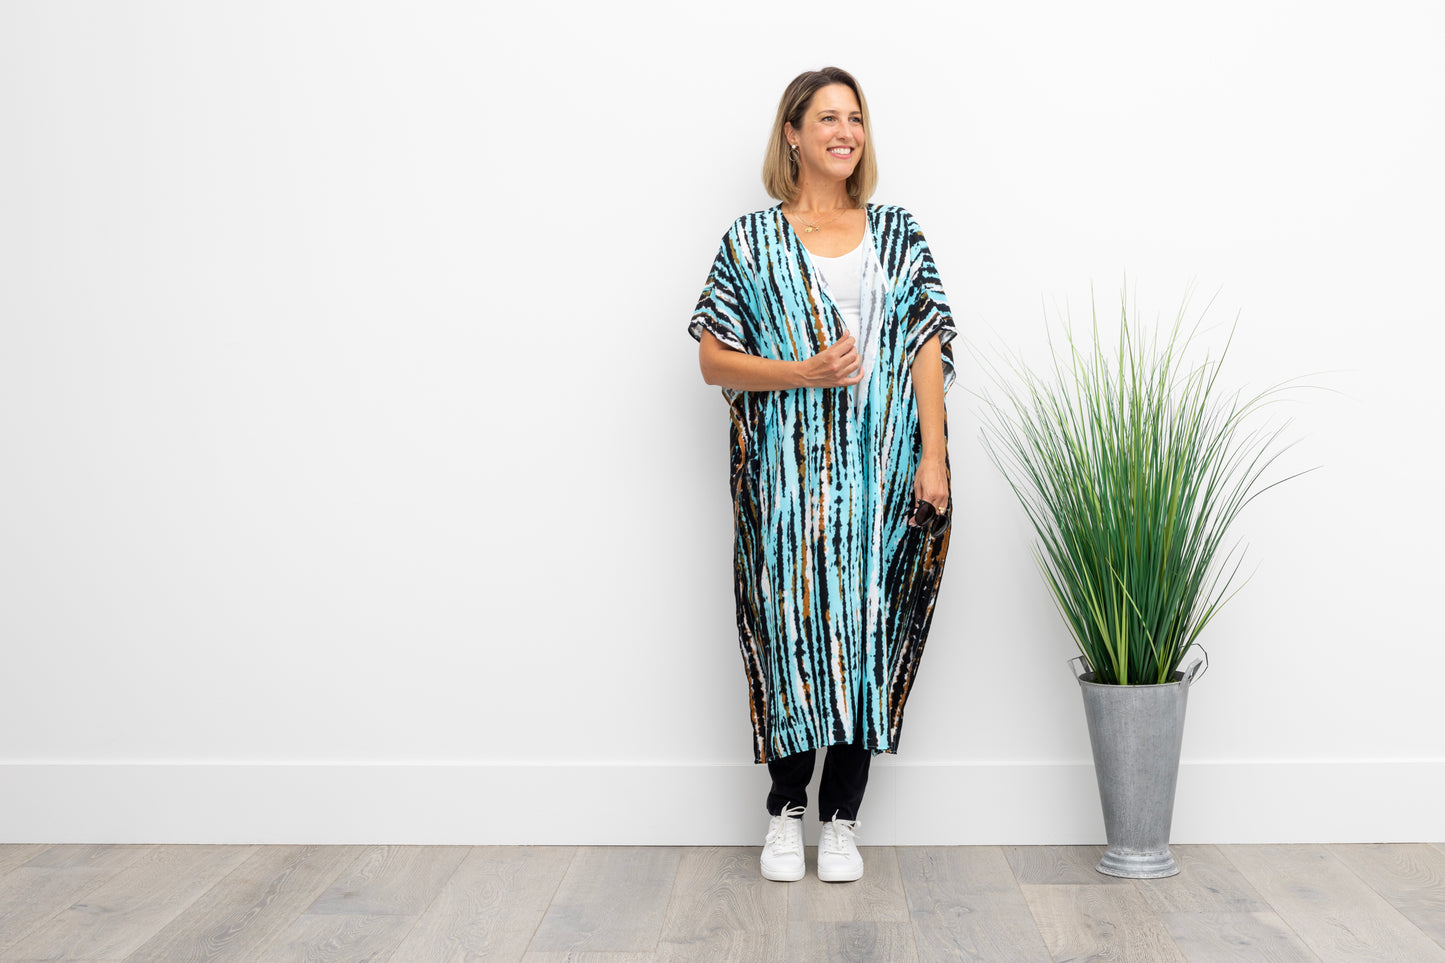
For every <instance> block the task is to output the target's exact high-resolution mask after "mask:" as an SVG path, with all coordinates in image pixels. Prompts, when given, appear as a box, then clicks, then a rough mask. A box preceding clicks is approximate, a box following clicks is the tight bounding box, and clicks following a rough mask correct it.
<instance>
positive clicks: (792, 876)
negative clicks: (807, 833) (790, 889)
mask: <svg viewBox="0 0 1445 963" xmlns="http://www.w3.org/2000/svg"><path fill="white" fill-rule="evenodd" d="M803 812H804V809H803V807H802V806H794V807H792V808H791V809H790V808H788V807H787V806H784V807H783V813H782V815H781V816H774V817H773V818H772V819H770V820H769V821H768V838H767V839H765V840H763V860H762V865H763V878H764V879H775V880H778V881H779V882H784V883H791V882H793V881H794V880H798V879H802V878H803Z"/></svg>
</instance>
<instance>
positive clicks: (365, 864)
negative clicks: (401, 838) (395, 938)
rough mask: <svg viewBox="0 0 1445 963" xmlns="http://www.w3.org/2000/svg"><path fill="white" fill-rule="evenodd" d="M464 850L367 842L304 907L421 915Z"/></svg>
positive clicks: (323, 911)
mask: <svg viewBox="0 0 1445 963" xmlns="http://www.w3.org/2000/svg"><path fill="white" fill-rule="evenodd" d="M468 851H469V847H467V846H368V847H366V848H365V849H363V850H362V851H361V853H360V855H358V856H357V857H356V859H355V860H354V861H353V862H352V864H351V866H350V867H348V868H347V870H346V872H345V873H343V874H342V876H341V877H340V878H339V879H337V880H336V882H334V883H332V884H331V887H330V888H329V889H327V890H326V892H325V893H323V894H321V896H320V897H318V898H317V900H316V902H315V903H313V904H312V905H311V907H310V908H309V909H307V911H306V912H307V914H308V915H312V916H322V915H326V914H330V913H346V914H353V915H370V916H420V915H421V914H422V913H423V912H424V911H425V910H426V908H427V907H428V906H430V905H431V901H432V900H434V899H436V895H437V893H438V892H440V891H441V888H442V886H443V885H444V884H445V883H446V881H447V879H449V878H450V877H451V875H452V873H454V872H456V870H457V867H458V866H459V865H461V862H462V860H463V859H465V858H466V856H467V852H468Z"/></svg>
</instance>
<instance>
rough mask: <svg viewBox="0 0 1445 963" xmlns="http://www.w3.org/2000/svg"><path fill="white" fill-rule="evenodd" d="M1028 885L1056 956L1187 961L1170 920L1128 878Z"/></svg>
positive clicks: (1129, 962)
mask: <svg viewBox="0 0 1445 963" xmlns="http://www.w3.org/2000/svg"><path fill="white" fill-rule="evenodd" d="M1123 882H1124V884H1125V885H1122V886H1112V885H1109V884H1107V883H1104V884H1100V883H1090V884H1087V885H1086V884H1072V883H1051V884H1038V885H1025V886H1023V887H1022V889H1023V893H1024V899H1026V900H1028V904H1029V909H1030V910H1032V911H1033V914H1034V919H1035V921H1037V922H1038V925H1039V932H1040V933H1041V934H1042V935H1043V938H1044V944H1045V945H1046V946H1047V947H1048V950H1049V952H1050V953H1051V954H1053V957H1054V959H1055V960H1070V961H1078V963H1082V961H1084V960H1111V961H1121V963H1169V961H1179V963H1183V961H1184V960H1185V957H1184V954H1183V953H1182V952H1180V950H1179V947H1178V946H1176V945H1175V943H1174V940H1173V938H1172V937H1170V935H1169V931H1168V930H1166V929H1165V928H1164V923H1163V921H1162V920H1160V919H1159V917H1158V916H1157V915H1155V913H1154V911H1153V910H1152V909H1150V907H1149V904H1148V903H1147V902H1146V901H1145V900H1144V896H1143V894H1141V893H1140V892H1139V891H1138V890H1137V889H1135V888H1134V887H1133V886H1130V885H1128V881H1127V880H1125V881H1123Z"/></svg>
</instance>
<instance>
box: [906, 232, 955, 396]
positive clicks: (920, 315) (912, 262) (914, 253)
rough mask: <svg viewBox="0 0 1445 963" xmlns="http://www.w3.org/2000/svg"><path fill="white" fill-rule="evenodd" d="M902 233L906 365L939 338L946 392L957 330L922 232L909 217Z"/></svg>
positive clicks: (949, 381)
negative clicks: (906, 272) (904, 238)
mask: <svg viewBox="0 0 1445 963" xmlns="http://www.w3.org/2000/svg"><path fill="white" fill-rule="evenodd" d="M904 229H905V230H906V231H907V232H908V270H909V281H908V286H907V295H906V296H907V299H908V315H907V320H906V325H907V328H906V331H907V336H906V337H907V345H908V347H907V351H908V363H909V364H910V365H911V364H912V363H913V358H914V357H915V356H916V355H917V354H918V350H919V349H920V348H922V347H923V345H924V344H925V343H926V342H927V341H928V339H929V338H931V337H933V336H934V335H938V343H939V346H940V347H941V348H942V353H943V389H944V390H945V391H947V390H948V387H949V386H950V385H952V384H953V380H954V367H953V348H952V346H951V345H950V342H951V341H953V339H954V338H956V337H958V328H957V327H955V326H954V323H953V312H952V311H951V310H950V309H949V307H948V296H947V295H945V294H944V293H943V282H942V281H940V280H939V278H938V268H937V266H936V265H935V264H934V263H933V253H932V252H931V251H929V250H928V242H927V241H926V240H924V237H923V231H921V230H920V229H919V227H918V222H917V221H915V220H914V219H913V216H912V215H911V214H910V215H907V216H906V217H905V218H904Z"/></svg>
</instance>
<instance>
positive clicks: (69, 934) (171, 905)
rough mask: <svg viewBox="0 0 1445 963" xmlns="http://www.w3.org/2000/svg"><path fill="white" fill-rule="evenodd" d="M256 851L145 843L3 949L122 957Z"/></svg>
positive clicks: (36, 954) (33, 955) (34, 955)
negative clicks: (73, 900)
mask: <svg viewBox="0 0 1445 963" xmlns="http://www.w3.org/2000/svg"><path fill="white" fill-rule="evenodd" d="M255 850H256V847H254V846H155V847H149V848H147V849H145V850H143V851H142V852H141V853H140V854H139V856H138V858H137V859H135V860H134V861H133V862H131V863H130V864H129V865H127V866H125V867H124V868H123V869H120V870H118V871H116V872H115V873H114V874H112V875H111V876H110V878H109V879H107V880H105V881H104V882H102V883H101V884H100V885H99V886H97V887H95V888H94V889H91V890H90V891H89V892H87V893H86V894H85V895H84V897H83V899H82V901H79V902H76V903H74V904H73V905H71V906H69V907H68V908H66V909H65V910H63V911H62V912H60V913H59V914H57V915H55V916H54V917H52V918H51V919H50V920H48V921H47V922H46V923H44V924H43V925H42V926H40V927H39V928H37V929H36V930H34V931H33V932H31V933H30V935H29V936H26V937H25V938H24V939H22V940H20V942H19V943H17V944H15V945H14V946H12V947H10V948H8V949H7V950H5V951H4V953H5V955H7V956H13V957H17V958H20V959H42V960H44V959H65V960H82V959H100V960H113V959H122V958H123V957H125V956H126V955H127V954H129V953H131V952H132V951H133V950H135V949H136V948H137V947H139V946H140V945H141V944H143V943H144V942H145V941H146V940H148V939H150V938H151V937H152V936H154V935H155V934H156V932H157V931H159V930H160V929H161V928H163V927H164V926H165V925H166V924H167V923H169V922H170V921H171V920H173V919H175V918H176V916H178V915H180V913H181V912H182V911H183V910H185V908H186V907H187V906H189V905H190V904H191V903H193V902H195V901H196V900H197V899H198V898H199V897H200V896H201V894H202V893H204V892H205V891H206V890H208V889H210V888H211V887H212V886H214V885H215V884H216V882H217V881H218V880H220V879H221V878H222V877H224V876H226V874H228V873H230V872H231V871H232V870H234V869H235V868H236V867H237V866H239V865H240V864H241V863H242V862H244V861H245V860H246V859H247V858H248V857H249V856H250V855H251V854H252V853H253V852H255ZM19 872H21V871H20V870H16V872H15V873H11V874H9V875H8V876H6V877H5V878H6V879H7V880H8V879H10V878H12V877H14V876H15V875H17V873H19ZM56 872H72V873H73V872H77V871H76V870H74V869H69V870H57V871H56Z"/></svg>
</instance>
